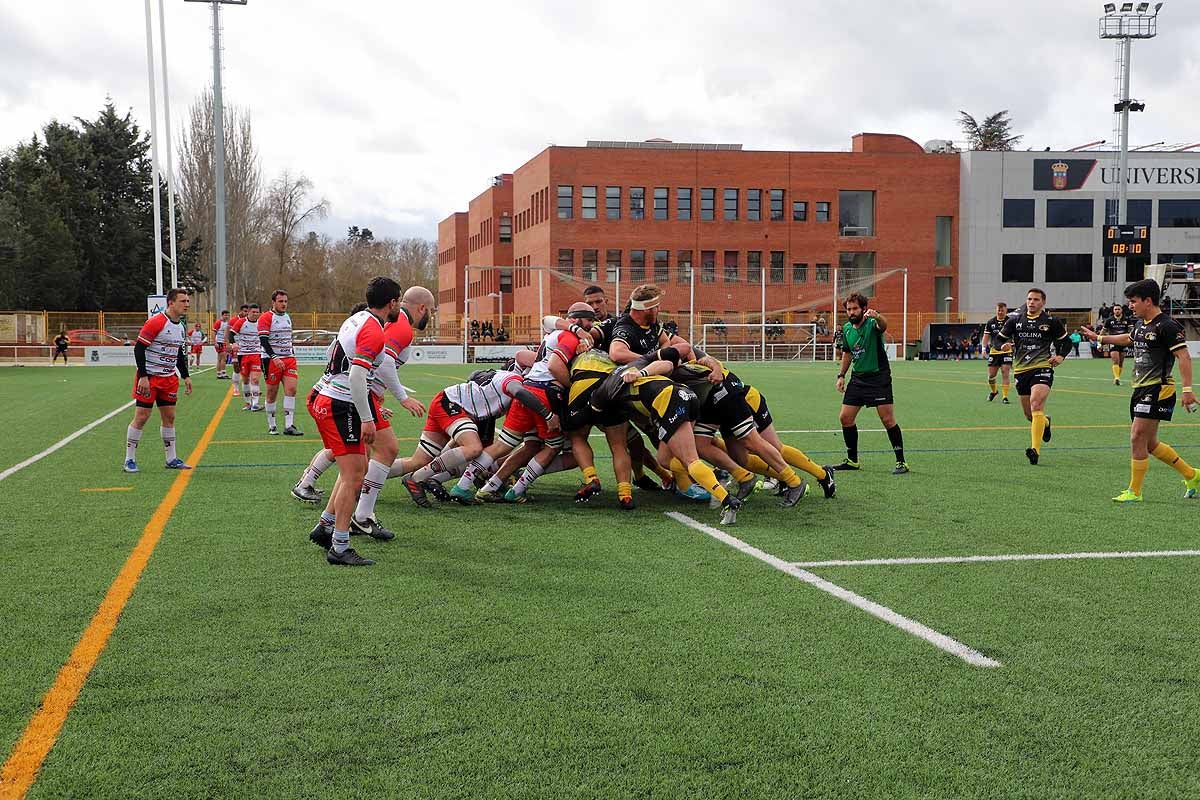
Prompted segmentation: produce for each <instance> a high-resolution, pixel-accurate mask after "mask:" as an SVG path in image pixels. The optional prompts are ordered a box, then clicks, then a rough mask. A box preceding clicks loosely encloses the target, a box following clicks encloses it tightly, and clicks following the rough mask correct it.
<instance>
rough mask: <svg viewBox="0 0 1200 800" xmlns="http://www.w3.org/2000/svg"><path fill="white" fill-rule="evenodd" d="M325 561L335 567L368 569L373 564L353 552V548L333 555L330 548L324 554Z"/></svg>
mask: <svg viewBox="0 0 1200 800" xmlns="http://www.w3.org/2000/svg"><path fill="white" fill-rule="evenodd" d="M325 560H326V561H328V562H329V563H330V564H332V565H333V566H335V567H369V566H371V565H372V564H374V563H375V562H374V561H372V560H371V559H369V558H363V557H362V556H360V555H359V554H358V553H356V552H354V548H353V547H347V548H346V549H345V550H343V551H342V552H340V553H335V552H334V551H333V548H332V547H331V548H329V550H327V551H326V552H325Z"/></svg>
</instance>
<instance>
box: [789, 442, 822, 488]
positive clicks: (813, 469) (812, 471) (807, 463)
mask: <svg viewBox="0 0 1200 800" xmlns="http://www.w3.org/2000/svg"><path fill="white" fill-rule="evenodd" d="M779 455H781V456H783V460H784V461H786V462H787V463H788V464H790V465H791V466H793V467H796V468H797V469H802V470H804V471H805V472H807V473H808V474H809V475H812V476H813V477H814V478H820V479H821V480H824V479H825V468H824V467H822V466H821V465H820V464H818V463H817V462H815V461H813V460H812V459H811V458H809V457H808V456H806V455H804V453H803V452H801V451H800V450H797V449H796V448H795V447H792V446H791V445H790V444H785V445H784V446H783V447H782V448H780V450H779Z"/></svg>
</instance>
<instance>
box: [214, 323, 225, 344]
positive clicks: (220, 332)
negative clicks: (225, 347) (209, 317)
mask: <svg viewBox="0 0 1200 800" xmlns="http://www.w3.org/2000/svg"><path fill="white" fill-rule="evenodd" d="M227 333H229V320H227V319H218V320H217V321H215V322H214V323H213V341H214V342H215V343H217V344H225V335H226V334H227Z"/></svg>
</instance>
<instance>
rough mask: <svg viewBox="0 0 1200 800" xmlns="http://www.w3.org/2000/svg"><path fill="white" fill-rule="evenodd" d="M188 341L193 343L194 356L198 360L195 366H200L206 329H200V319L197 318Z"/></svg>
mask: <svg viewBox="0 0 1200 800" xmlns="http://www.w3.org/2000/svg"><path fill="white" fill-rule="evenodd" d="M188 342H189V343H190V344H191V345H192V356H193V357H194V358H195V359H196V362H195V363H194V364H192V366H193V367H199V366H200V356H202V355H203V354H204V331H202V330H200V320H196V326H195V327H194V328H192V330H191V331H190V332H189V333H188Z"/></svg>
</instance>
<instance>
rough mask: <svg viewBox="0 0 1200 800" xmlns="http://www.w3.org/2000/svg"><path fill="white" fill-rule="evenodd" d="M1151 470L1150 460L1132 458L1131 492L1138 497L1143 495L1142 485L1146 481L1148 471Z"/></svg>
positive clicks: (1130, 461)
mask: <svg viewBox="0 0 1200 800" xmlns="http://www.w3.org/2000/svg"><path fill="white" fill-rule="evenodd" d="M1148 469H1150V459H1148V458H1131V459H1130V460H1129V491H1131V492H1133V493H1134V494H1136V495H1140V494H1141V493H1142V483H1143V482H1144V481H1145V480H1146V470H1148Z"/></svg>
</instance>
